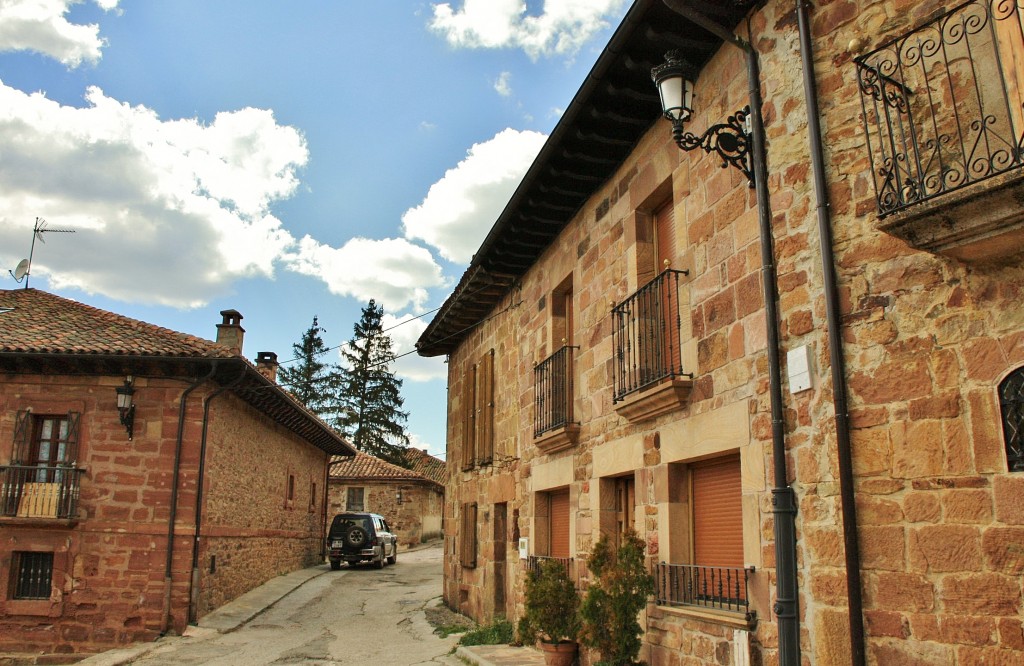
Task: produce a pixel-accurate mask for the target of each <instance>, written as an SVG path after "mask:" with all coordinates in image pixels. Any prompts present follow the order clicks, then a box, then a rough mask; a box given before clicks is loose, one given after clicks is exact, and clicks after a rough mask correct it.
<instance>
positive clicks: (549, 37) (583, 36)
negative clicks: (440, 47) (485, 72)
mask: <svg viewBox="0 0 1024 666" xmlns="http://www.w3.org/2000/svg"><path fill="white" fill-rule="evenodd" d="M625 1H626V0H544V4H543V8H542V9H541V12H540V13H539V14H537V15H532V14H529V13H528V12H527V6H526V2H525V1H524V0H464V2H463V3H462V8H461V9H455V8H453V7H452V5H451V4H450V3H447V2H445V3H440V4H436V5H433V11H434V15H433V18H432V19H431V21H430V27H431V29H433V30H434V31H436V32H438V33H440V34H441V35H443V36H444V38H445V39H446V40H447V41H448V43H449V44H451V45H452V46H454V47H456V48H490V49H494V48H521V49H523V50H524V51H525V52H526V53H527V54H528V55H529V56H530V57H531V58H534V59H536V58H537V57H539V56H550V55H565V56H572V55H573V54H575V53H576V52H577V51H579V50H580V48H581V47H582V46H583V44H585V43H586V42H587V41H588V40H589V39H590V38H591V37H593V36H594V35H595V34H596V33H597V32H598V31H600V30H603V29H604V28H606V27H607V26H608V18H609V17H611V16H613V15H616V14H617V13H618V12H619V11H620V9H621V8H622V7H623V5H624V4H625Z"/></svg>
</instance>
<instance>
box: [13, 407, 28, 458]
mask: <svg viewBox="0 0 1024 666" xmlns="http://www.w3.org/2000/svg"><path fill="white" fill-rule="evenodd" d="M31 437H32V412H30V411H28V410H27V409H23V410H19V411H18V413H17V414H16V415H15V417H14V451H13V453H12V455H11V464H12V465H20V464H22V463H23V462H25V459H26V458H27V457H28V455H29V450H30V448H31Z"/></svg>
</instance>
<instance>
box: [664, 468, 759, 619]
mask: <svg viewBox="0 0 1024 666" xmlns="http://www.w3.org/2000/svg"><path fill="white" fill-rule="evenodd" d="M669 483H670V485H673V486H676V487H675V488H673V489H672V491H671V495H672V500H671V501H672V502H673V504H674V505H675V506H676V507H680V508H681V512H676V513H673V514H672V520H673V524H674V525H675V524H678V523H684V524H682V525H680V527H681V528H682V530H681V531H682V532H684V533H686V534H687V536H688V537H689V540H688V541H686V540H681V541H679V542H673V543H672V544H671V547H670V554H671V556H672V559H673V560H674V561H675V562H676V563H661V564H659V565H658V567H657V588H658V603H659V604H663V605H673V606H702V607H706V608H717V609H721V610H727V611H734V612H742V613H746V614H747V615H748V617H749V606H748V595H747V574H748V570H747V569H746V568H745V567H744V565H743V560H744V558H743V501H742V497H743V496H742V482H741V474H740V456H739V454H730V455H726V456H721V457H718V458H713V459H711V460H703V461H699V462H694V463H690V464H686V465H683V464H677V465H670V473H669ZM670 513H671V510H670ZM680 551H682V552H680Z"/></svg>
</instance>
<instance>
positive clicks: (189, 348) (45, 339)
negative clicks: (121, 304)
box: [0, 289, 235, 358]
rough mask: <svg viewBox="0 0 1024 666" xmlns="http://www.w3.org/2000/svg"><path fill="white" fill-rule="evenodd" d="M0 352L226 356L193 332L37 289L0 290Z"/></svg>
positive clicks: (227, 353) (223, 349) (223, 348)
mask: <svg viewBox="0 0 1024 666" xmlns="http://www.w3.org/2000/svg"><path fill="white" fill-rule="evenodd" d="M0 352H22V353H35V354H97V355H100V354H103V355H106V354H111V355H118V356H166V357H206V358H230V357H232V356H235V354H233V353H232V352H231V350H230V349H229V348H228V347H226V346H224V345H219V344H217V343H216V342H211V341H209V340H204V339H202V338H198V337H196V336H194V335H188V334H186V333H178V332H177V331H172V330H170V329H167V328H161V327H160V326H155V325H153V324H147V323H146V322H143V321H139V320H137V319H131V318H130V317H124V316H122V315H119V314H115V313H113V312H107V311H106V310H100V309H98V308H94V307H91V306H88V305H85V304H83V303H79V302H78V301H73V300H70V299H67V298H61V297H60V296H56V295H54V294H50V293H47V292H45V291H39V290H38V289H12V290H0Z"/></svg>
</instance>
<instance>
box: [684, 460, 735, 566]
mask: <svg viewBox="0 0 1024 666" xmlns="http://www.w3.org/2000/svg"><path fill="white" fill-rule="evenodd" d="M690 474H691V476H690V479H691V487H692V489H693V542H694V564H698V565H702V566H714V567H742V566H743V503H742V501H741V496H742V486H741V483H740V457H739V455H732V456H728V457H725V458H716V459H715V460H709V461H706V462H700V463H695V464H693V465H692V466H691V468H690Z"/></svg>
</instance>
